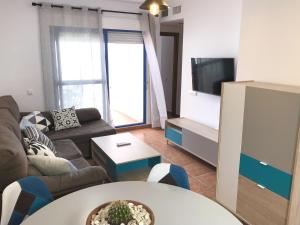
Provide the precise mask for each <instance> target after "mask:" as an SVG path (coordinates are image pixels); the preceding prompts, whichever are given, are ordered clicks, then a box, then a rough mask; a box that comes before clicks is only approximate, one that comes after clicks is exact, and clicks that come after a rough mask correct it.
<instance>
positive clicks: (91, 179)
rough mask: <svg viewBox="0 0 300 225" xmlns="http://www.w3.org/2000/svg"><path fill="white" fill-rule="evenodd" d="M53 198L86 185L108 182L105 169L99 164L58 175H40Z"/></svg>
mask: <svg viewBox="0 0 300 225" xmlns="http://www.w3.org/2000/svg"><path fill="white" fill-rule="evenodd" d="M39 178H40V179H41V180H42V181H44V182H45V184H46V185H47V187H48V188H49V191H50V192H51V193H52V194H53V196H54V198H59V197H62V196H64V195H67V194H69V193H71V192H74V191H77V190H80V189H84V188H87V187H91V186H95V185H99V184H104V183H108V182H110V179H109V177H108V176H107V174H106V171H105V170H104V169H103V168H102V167H100V166H91V167H86V168H83V169H80V170H78V171H75V172H73V173H69V174H64V175H60V176H41V177H39Z"/></svg>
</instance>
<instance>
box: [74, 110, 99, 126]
mask: <svg viewBox="0 0 300 225" xmlns="http://www.w3.org/2000/svg"><path fill="white" fill-rule="evenodd" d="M76 114H77V117H78V120H79V122H80V123H86V122H90V121H95V120H101V115H100V112H99V111H98V109H96V108H85V109H76Z"/></svg>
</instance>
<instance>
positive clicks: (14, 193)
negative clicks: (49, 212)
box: [1, 177, 53, 225]
mask: <svg viewBox="0 0 300 225" xmlns="http://www.w3.org/2000/svg"><path fill="white" fill-rule="evenodd" d="M52 201H53V197H52V194H51V193H50V192H49V190H48V188H47V186H46V185H45V184H44V183H43V182H42V181H41V180H40V179H39V178H37V177H26V178H23V179H21V180H18V181H16V182H13V183H12V184H10V185H8V186H7V187H6V188H5V189H4V192H3V195H2V215H1V225H19V224H21V223H22V221H23V220H24V219H26V218H27V217H28V216H30V215H32V214H33V213H35V212H36V211H37V210H39V209H40V208H42V207H44V206H45V205H47V204H49V203H50V202H52Z"/></svg>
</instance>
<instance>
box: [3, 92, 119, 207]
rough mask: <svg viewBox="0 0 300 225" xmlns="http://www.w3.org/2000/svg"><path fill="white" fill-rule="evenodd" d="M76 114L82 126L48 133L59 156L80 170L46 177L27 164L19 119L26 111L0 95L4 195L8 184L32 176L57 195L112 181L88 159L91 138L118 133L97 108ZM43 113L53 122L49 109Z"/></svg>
mask: <svg viewBox="0 0 300 225" xmlns="http://www.w3.org/2000/svg"><path fill="white" fill-rule="evenodd" d="M76 113H77V116H78V119H79V122H80V123H81V125H82V126H81V127H80V128H72V129H67V130H62V131H58V132H56V131H54V130H50V131H49V132H48V133H46V135H47V136H48V137H49V138H50V139H52V140H53V143H54V145H55V148H56V151H57V152H58V153H57V154H58V156H59V157H62V158H65V159H68V160H70V161H71V162H72V164H73V165H74V166H75V167H76V168H77V169H78V170H77V171H75V172H72V173H70V174H64V175H60V176H43V175H42V174H41V173H40V172H39V171H38V170H36V169H35V168H34V167H32V166H31V165H30V164H29V163H28V160H27V157H26V153H25V150H24V147H23V137H22V134H21V130H20V126H19V122H20V120H21V118H22V116H24V115H25V114H26V113H20V112H19V108H18V105H17V103H16V102H15V100H14V99H13V97H12V96H2V97H0V193H1V195H2V192H3V190H4V189H5V187H6V186H7V185H9V184H10V183H12V182H14V181H16V180H18V179H20V178H24V177H26V176H31V175H34V176H38V177H40V178H41V179H42V180H43V181H44V182H45V183H46V185H47V186H48V188H49V190H50V191H51V192H52V194H53V195H54V197H55V198H58V197H61V196H63V195H66V194H68V193H71V192H73V191H76V190H79V189H82V188H86V187H90V186H93V185H98V184H103V183H106V182H109V181H110V179H109V177H108V176H107V173H106V171H105V170H104V168H103V167H101V166H91V165H90V164H89V163H88V161H87V160H86V158H89V157H90V156H91V150H90V139H91V138H92V137H98V136H104V135H110V134H115V129H114V128H113V127H111V126H109V125H108V124H107V123H105V121H103V120H102V119H101V116H100V114H99V112H98V110H97V109H93V108H91V109H79V110H76ZM43 114H44V115H45V117H47V118H48V119H49V120H50V121H51V122H53V120H52V117H51V116H50V113H49V112H44V113H43ZM0 197H1V199H2V196H0ZM0 209H1V202H0Z"/></svg>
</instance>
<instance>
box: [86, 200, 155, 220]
mask: <svg viewBox="0 0 300 225" xmlns="http://www.w3.org/2000/svg"><path fill="white" fill-rule="evenodd" d="M126 201H127V202H129V203H133V204H134V205H142V206H143V207H144V209H146V210H147V212H148V213H149V214H150V219H151V224H150V225H154V214H153V212H152V210H151V209H150V208H149V207H148V206H146V205H145V204H143V203H140V202H137V201H132V200H126ZM110 203H112V202H107V203H104V204H102V205H100V206H98V207H97V208H95V209H94V210H93V211H92V212H91V213H90V214H89V215H88V217H87V219H86V225H91V222H92V216H93V215H95V214H97V213H98V212H99V211H100V210H101V209H103V208H105V207H106V206H108V205H109V204H110Z"/></svg>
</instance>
